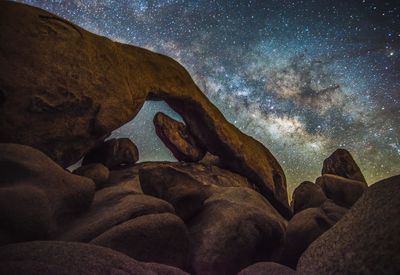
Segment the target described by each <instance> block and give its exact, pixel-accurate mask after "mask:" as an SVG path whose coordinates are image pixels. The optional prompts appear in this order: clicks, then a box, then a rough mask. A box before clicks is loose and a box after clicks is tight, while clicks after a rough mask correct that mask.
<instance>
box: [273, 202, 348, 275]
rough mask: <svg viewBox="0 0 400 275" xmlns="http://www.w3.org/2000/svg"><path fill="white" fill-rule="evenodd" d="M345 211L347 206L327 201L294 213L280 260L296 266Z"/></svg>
mask: <svg viewBox="0 0 400 275" xmlns="http://www.w3.org/2000/svg"><path fill="white" fill-rule="evenodd" d="M345 213H346V209H345V208H343V207H340V206H337V205H335V204H334V203H332V202H330V201H325V202H324V203H323V204H322V205H321V207H319V208H307V209H305V210H303V211H301V212H299V213H298V214H296V215H294V216H293V218H292V219H291V220H290V221H289V224H288V226H287V230H286V234H285V245H284V247H283V250H282V255H281V260H280V262H281V263H283V264H285V265H287V266H290V267H292V268H295V267H296V265H297V261H298V259H299V258H300V256H301V254H302V253H303V252H304V251H305V250H306V249H307V247H308V246H309V245H310V244H311V243H312V242H313V241H314V240H316V239H317V238H318V237H319V236H321V235H322V234H323V233H324V232H325V231H327V230H328V229H329V228H331V227H332V226H333V225H334V224H335V223H336V222H337V221H338V220H340V218H342V217H343V215H344V214H345ZM310 274H312V273H310Z"/></svg>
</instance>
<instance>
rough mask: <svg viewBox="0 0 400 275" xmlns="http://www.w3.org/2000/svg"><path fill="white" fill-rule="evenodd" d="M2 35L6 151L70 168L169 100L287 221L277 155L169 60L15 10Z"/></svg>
mask: <svg viewBox="0 0 400 275" xmlns="http://www.w3.org/2000/svg"><path fill="white" fill-rule="evenodd" d="M0 26H1V28H2V31H1V32H0V41H1V43H0V68H1V72H0V90H1V91H3V95H4V96H3V98H4V100H3V103H2V105H1V106H0V141H1V142H14V143H22V144H27V145H31V146H33V147H36V148H39V149H40V150H42V151H44V152H45V153H47V154H48V155H49V156H50V157H52V158H53V159H54V160H56V161H57V162H59V163H60V164H61V165H63V166H64V167H65V166H67V165H70V164H72V163H74V162H76V161H77V160H79V159H80V158H81V157H82V155H83V154H84V153H85V152H87V151H88V150H89V149H90V148H92V147H93V146H95V145H96V144H97V143H99V142H102V141H103V140H104V139H105V138H106V137H107V135H109V134H110V133H111V131H112V130H114V129H117V128H119V127H120V126H122V125H123V124H125V123H127V122H128V121H130V120H132V119H133V118H134V117H135V115H136V114H137V112H138V111H139V110H140V108H141V107H142V106H143V104H144V101H145V100H165V101H166V102H167V103H168V105H169V106H171V108H172V109H173V110H174V111H176V112H177V113H178V114H180V115H181V116H182V118H183V119H184V121H185V123H186V125H187V126H188V127H189V129H190V131H191V133H193V135H194V136H196V138H197V139H198V140H199V142H201V144H202V145H203V146H204V147H205V148H207V150H208V151H209V152H211V153H212V154H214V155H217V156H219V157H220V158H221V159H222V161H224V162H225V164H226V165H228V166H229V168H230V169H231V170H233V171H236V172H238V173H239V174H242V175H243V176H245V177H247V178H248V179H249V180H250V181H251V182H253V183H254V184H255V185H256V186H257V187H258V189H259V191H260V193H262V194H263V195H264V196H265V197H266V198H268V200H269V201H270V202H271V203H272V204H273V205H274V206H275V207H276V208H277V209H278V211H280V213H282V214H283V215H284V216H286V217H289V216H290V210H289V207H288V202H287V192H286V179H285V176H284V173H283V170H282V168H281V167H280V165H279V163H278V162H277V161H276V159H275V158H274V156H273V155H272V154H271V153H270V151H269V150H268V149H267V148H265V147H264V146H263V145H262V144H261V143H260V142H258V141H257V140H255V139H253V138H252V137H250V136H247V135H245V134H244V133H242V132H241V131H240V130H239V129H237V128H236V127H235V126H233V125H232V124H231V123H229V122H228V121H227V120H226V119H225V118H224V116H223V115H222V113H221V112H220V111H219V110H218V109H217V108H216V107H215V106H214V105H213V104H212V103H211V102H210V101H209V100H208V99H207V98H206V96H205V95H204V94H203V93H202V92H201V90H200V89H199V88H198V87H197V86H196V84H195V83H194V81H193V80H192V78H191V76H190V75H189V73H188V72H187V71H186V70H185V69H184V68H183V67H182V66H181V65H180V64H179V63H178V62H176V61H175V60H173V59H172V58H169V57H167V56H164V55H161V54H157V53H154V52H151V51H149V50H146V49H142V48H139V47H134V46H131V45H125V44H121V43H116V42H113V41H111V40H110V39H107V38H104V37H101V36H98V35H95V34H92V33H90V32H88V31H85V30H84V29H82V28H80V27H78V26H76V25H74V24H72V23H70V22H68V21H66V20H64V19H62V18H59V17H57V16H55V15H52V14H50V13H48V12H46V11H43V10H40V9H37V8H33V7H29V6H26V5H21V4H18V3H14V2H7V1H2V2H0ZM26 45H29V47H26ZM277 175H279V176H277ZM274 178H276V179H279V183H275V182H274Z"/></svg>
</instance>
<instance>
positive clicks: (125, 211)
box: [57, 185, 174, 242]
mask: <svg viewBox="0 0 400 275" xmlns="http://www.w3.org/2000/svg"><path fill="white" fill-rule="evenodd" d="M156 213H174V208H173V207H172V206H171V205H170V204H169V203H167V202H165V201H162V200H160V199H157V198H154V197H151V196H146V195H143V194H138V193H135V192H134V191H133V190H130V187H129V186H126V187H125V186H124V185H118V186H113V187H108V188H104V189H101V190H100V191H97V192H96V195H95V197H94V200H93V204H92V206H91V208H90V209H89V211H87V212H85V213H83V214H82V215H81V216H79V217H74V219H73V220H72V221H71V222H70V223H69V224H67V225H66V226H65V228H64V230H63V231H62V232H60V233H59V235H58V236H57V239H59V240H64V241H78V242H89V241H91V240H93V239H94V238H96V237H98V236H99V235H101V234H103V233H104V232H106V231H107V230H109V229H111V228H113V227H114V226H116V225H118V224H121V223H123V222H126V221H129V220H131V219H134V218H137V217H140V216H143V215H148V214H156Z"/></svg>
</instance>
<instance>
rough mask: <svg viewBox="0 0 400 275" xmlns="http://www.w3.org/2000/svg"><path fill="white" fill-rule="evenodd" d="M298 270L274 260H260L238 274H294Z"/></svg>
mask: <svg viewBox="0 0 400 275" xmlns="http://www.w3.org/2000/svg"><path fill="white" fill-rule="evenodd" d="M294 274H296V272H295V271H294V270H293V269H291V268H289V267H287V266H284V265H281V264H278V263H274V262H260V263H256V264H253V265H251V266H248V267H246V268H245V269H243V270H242V271H240V272H239V273H238V275H294Z"/></svg>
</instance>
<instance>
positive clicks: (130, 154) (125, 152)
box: [82, 138, 139, 168]
mask: <svg viewBox="0 0 400 275" xmlns="http://www.w3.org/2000/svg"><path fill="white" fill-rule="evenodd" d="M138 160H139V151H138V149H137V147H136V145H135V144H134V143H133V142H132V141H131V140H130V139H129V138H118V139H116V138H113V139H110V140H107V141H106V142H104V143H102V144H99V145H97V146H96V147H95V148H93V149H92V150H91V151H89V152H88V153H87V154H86V155H85V157H84V158H83V161H82V164H83V165H86V164H90V163H102V164H104V165H105V166H107V167H108V168H118V167H121V166H124V165H133V164H135V163H136V162H137V161H138Z"/></svg>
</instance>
